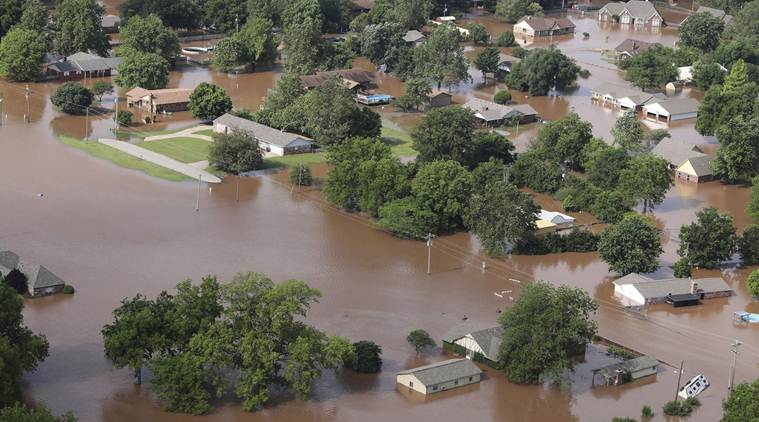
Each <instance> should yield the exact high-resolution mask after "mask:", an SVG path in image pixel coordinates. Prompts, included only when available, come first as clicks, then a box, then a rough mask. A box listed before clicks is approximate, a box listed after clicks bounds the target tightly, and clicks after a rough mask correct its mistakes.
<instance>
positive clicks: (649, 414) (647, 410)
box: [640, 405, 654, 418]
mask: <svg viewBox="0 0 759 422" xmlns="http://www.w3.org/2000/svg"><path fill="white" fill-rule="evenodd" d="M640 415H641V416H643V417H644V418H653V417H654V411H653V410H651V406H649V405H645V406H643V409H641V410H640Z"/></svg>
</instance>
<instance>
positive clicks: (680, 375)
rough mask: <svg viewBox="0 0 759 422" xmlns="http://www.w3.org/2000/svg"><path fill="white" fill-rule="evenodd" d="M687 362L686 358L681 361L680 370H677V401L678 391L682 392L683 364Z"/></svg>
mask: <svg viewBox="0 0 759 422" xmlns="http://www.w3.org/2000/svg"><path fill="white" fill-rule="evenodd" d="M684 364H685V361H684V360H681V361H680V370H679V371H677V388H676V389H675V401H677V393H679V392H680V378H681V377H682V376H683V365H684Z"/></svg>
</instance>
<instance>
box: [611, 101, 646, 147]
mask: <svg viewBox="0 0 759 422" xmlns="http://www.w3.org/2000/svg"><path fill="white" fill-rule="evenodd" d="M611 134H612V136H613V137H614V145H616V146H618V147H620V148H622V149H624V150H626V151H634V150H639V149H641V147H642V146H643V145H642V141H643V127H642V126H641V124H640V121H639V120H638V115H637V114H636V113H635V111H634V110H627V111H625V112H624V113H622V114H621V115H620V116H619V117H618V118H617V121H616V122H614V127H613V128H612V129H611Z"/></svg>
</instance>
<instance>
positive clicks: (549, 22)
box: [517, 16, 575, 31]
mask: <svg viewBox="0 0 759 422" xmlns="http://www.w3.org/2000/svg"><path fill="white" fill-rule="evenodd" d="M522 21H524V22H527V24H528V25H530V28H532V29H534V30H535V31H548V30H549V29H552V28H558V29H564V28H574V27H575V24H574V23H573V22H572V21H571V20H569V18H549V17H545V16H523V17H522V18H521V19H519V22H522ZM519 22H517V23H519Z"/></svg>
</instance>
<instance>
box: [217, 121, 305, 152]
mask: <svg viewBox="0 0 759 422" xmlns="http://www.w3.org/2000/svg"><path fill="white" fill-rule="evenodd" d="M236 130H239V131H244V132H248V133H250V134H252V135H253V137H254V138H256V140H258V146H259V147H260V148H261V149H262V150H263V151H264V152H265V153H268V154H270V155H278V156H283V155H288V154H298V153H303V152H311V151H312V149H313V146H314V142H313V141H312V140H311V139H309V138H306V137H305V136H301V135H298V134H295V133H289V132H284V131H281V130H278V129H274V128H272V127H269V126H266V125H262V124H260V123H256V122H254V121H251V120H248V119H243V118H241V117H237V116H234V115H231V114H229V113H227V114H224V115H222V116H220V117H218V118H217V119H216V120H214V121H213V131H214V132H216V133H229V132H230V131H236Z"/></svg>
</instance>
